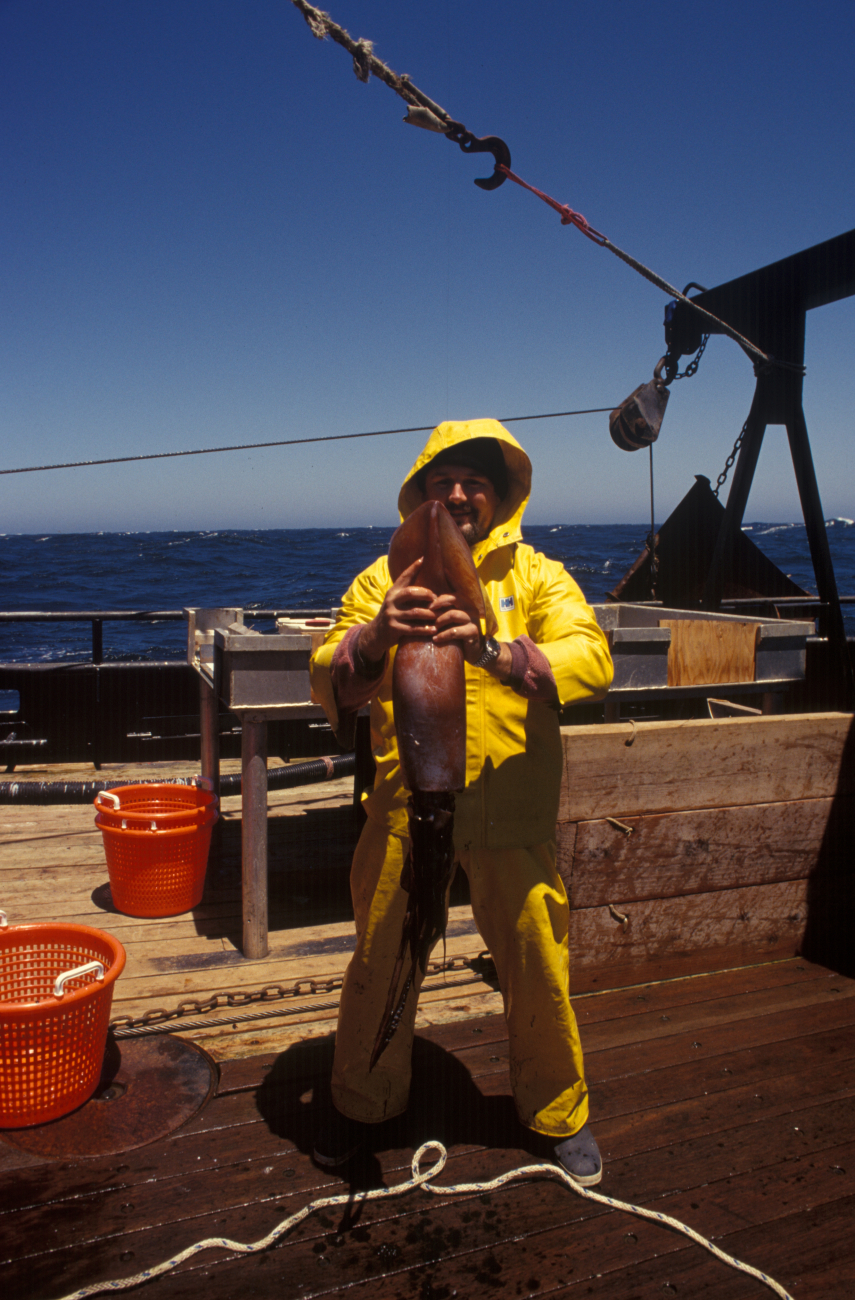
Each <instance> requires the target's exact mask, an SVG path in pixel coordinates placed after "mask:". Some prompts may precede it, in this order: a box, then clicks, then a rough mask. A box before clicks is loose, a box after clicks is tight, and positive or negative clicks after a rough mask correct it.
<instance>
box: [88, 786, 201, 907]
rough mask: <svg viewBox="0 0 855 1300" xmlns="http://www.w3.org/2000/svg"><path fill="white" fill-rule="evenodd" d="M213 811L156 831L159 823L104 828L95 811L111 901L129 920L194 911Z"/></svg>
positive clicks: (104, 824)
mask: <svg viewBox="0 0 855 1300" xmlns="http://www.w3.org/2000/svg"><path fill="white" fill-rule="evenodd" d="M217 817H218V813H217V810H216V809H215V808H213V807H210V808H208V809H206V810H205V811H203V812H202V814H201V815H200V816H199V817H198V818H197V817H196V816H195V815H194V817H193V819H192V821H191V824H190V825H184V826H173V827H170V828H168V829H165V830H161V829H159V826H158V822H157V819H148V820H147V825H145V824H143V825H142V826H140V827H139V828H136V827H134V826H132V825H131V823H130V821H128V822H127V824H126V825H121V824H120V825H118V826H115V825H108V824H107V822H108V820H109V821H113V820H114V818H113V816H112V815H110V816H109V817H105V815H104V814H102V813H99V814H98V816H97V817H96V818H95V825H96V826H97V827H98V828H99V830H100V831H101V834H102V836H103V839H104V853H105V855H106V858H107V872H108V874H109V877H110V890H111V892H112V894H113V902H114V904H115V906H116V907H117V908H118V910H119V911H120V912H124V913H125V914H126V915H127V916H177V915H178V914H179V913H180V912H189V911H190V910H191V908H194V907H198V905H199V903H201V901H202V894H203V892H204V889H205V872H206V870H207V866H208V853H209V851H210V848H211V831H212V829H213V826H214V822H215V821H216V820H217Z"/></svg>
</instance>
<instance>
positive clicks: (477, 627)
mask: <svg viewBox="0 0 855 1300" xmlns="http://www.w3.org/2000/svg"><path fill="white" fill-rule="evenodd" d="M431 609H432V611H433V613H434V615H435V617H436V629H437V630H436V635H435V637H434V638H433V639H434V643H435V644H436V645H447V644H448V642H449V641H462V642H463V657H464V659H466V661H467V663H470V664H474V663H476V662H477V660H478V659H479V658H480V655H481V651H482V649H483V642H482V640H481V618H480V614H479V612H478V610H477V609H475V607H474V606H469V605H468V604H467V602H466V601H465V600H463V599H462V598H461V597H460V596H459V595H451V596H437V598H436V600H435V601H434V602H433V605H432V606H431ZM486 671H487V672H488V673H490V675H491V677H498V678H499V680H500V681H504V680H505V678H506V677H507V676H508V674H509V673H510V671H511V647H510V646H509V645H508V643H507V642H506V641H505V642H500V643H499V657H498V659H496V660H494V662H493V663H492V664H491V665H490V667H489V668H488V669H487V670H486Z"/></svg>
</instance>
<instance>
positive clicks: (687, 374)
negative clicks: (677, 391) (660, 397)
mask: <svg viewBox="0 0 855 1300" xmlns="http://www.w3.org/2000/svg"><path fill="white" fill-rule="evenodd" d="M709 341H710V336H709V334H705V335H704V336H703V338H702V339H701V346H700V347H699V348H698V350H697V352H696V353H695V355H694V356H693V357H692V360H691V361H690V362H689V364H688V365H687V366H686V369H685V370H681V371H680V373H679V374H678V375H674V376H673V377H672V379H670V380H669V381H668V382H669V383H673V381H674V379H691V378H692V376H693V375H696V374H697V372H698V366H699V365H700V363H701V357H702V356H703V355H704V348H705V347H706V346H707V344H708V343H709Z"/></svg>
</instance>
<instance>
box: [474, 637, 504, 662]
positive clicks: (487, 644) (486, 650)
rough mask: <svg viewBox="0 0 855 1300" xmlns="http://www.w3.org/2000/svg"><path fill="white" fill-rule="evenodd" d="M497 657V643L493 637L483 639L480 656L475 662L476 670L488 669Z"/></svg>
mask: <svg viewBox="0 0 855 1300" xmlns="http://www.w3.org/2000/svg"><path fill="white" fill-rule="evenodd" d="M498 657H499V643H498V641H496V640H495V639H494V638H493V637H491V636H488V637H485V638H484V646H483V649H482V650H481V653H480V655H479V656H478V658H477V659H476V660H475V667H476V668H489V667H490V665H491V664H494V663H495V662H496V660H497V659H498Z"/></svg>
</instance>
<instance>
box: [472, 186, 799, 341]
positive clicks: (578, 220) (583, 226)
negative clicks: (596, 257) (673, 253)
mask: <svg viewBox="0 0 855 1300" xmlns="http://www.w3.org/2000/svg"><path fill="white" fill-rule="evenodd" d="M496 167H497V170H498V171H500V172H503V173H504V175H505V176H507V178H508V180H509V181H514V183H515V184H517V185H521V186H522V188H523V189H524V190H529V191H530V192H531V193H532V194H536V195H537V197H538V198H539V199H542V200H543V202H544V203H548V204H549V206H550V207H551V208H552V209H553V210H554V211H555V212H557V213H558V214H559V216H560V217H561V224H562V226H569V225H572V226H575V227H576V229H577V230H581V232H582V234H583V235H586V236H587V238H588V239H591V240H593V242H594V243H595V244H599V246H600V247H601V248H607V249H608V250H609V252H610V253H614V255H615V257H619V258H620V259H621V261H622V262H626V264H627V266H631V267H632V269H633V270H634V271H637V272H638V274H639V275H643V276H644V278H645V280H649V281H650V283H651V284H654V285H655V286H656V288H657V289H663V290H664V291H665V293H667V294H670V295H671V297H673V298H679V300H680V302H685V303H688V304H689V306H690V307H692V308H693V309H694V310H695V311H696V312H699V313H700V315H701V316H705V317H706V319H707V320H711V321H715V323H716V325H719V326H721V330H722V332H723V333H724V334H726V335H727V336H728V338H731V339H733V341H734V342H735V343H738V344H739V345H740V347H743V348H745V350H746V352H748V353H749V355H750V356H751V357H753V358H754V359H755V361H760V362H764V363H765V364H766V365H777V364H778V363H777V362H774V361H773V359H772V357H770V356H768V355H767V353H765V352H762V351H761V350H760V348H758V347H757V346H756V345H755V344H754V343H751V342H750V341H749V340H748V339H746V338H744V337H743V335H742V334H740V333H739V331H738V330H735V329H733V328H732V326H730V325H728V324H727V322H726V321H723V320H719V318H718V316H714V315H713V313H712V312H711V311H707V309H706V308H705V307H700V306H698V303H697V301H696V300H695V299H693V298H687V297H686V295H685V294H684V293H681V292H680V290H679V289H676V288H675V287H674V285H673V284H669V283H668V281H667V280H663V278H662V276H661V275H657V274H656V272H655V271H651V270H650V268H649V267H647V266H645V265H644V264H643V263H642V262H639V261H638V260H637V259H636V258H634V257H631V256H630V254H629V253H625V252H624V251H623V249H622V248H618V246H617V244H613V243H612V241H611V240H610V239H609V238H608V236H607V235H604V234H603V233H602V232H601V231H599V230H595V229H594V227H593V226H591V225H589V224H588V222H587V221H586V219H585V218H584V217H583V216H582V214H581V212H574V211H573V209H572V208H570V207H568V206H567V204H566V203H559V202H558V200H557V199H553V198H552V197H551V196H550V195H549V194H544V192H543V190H539V189H537V188H536V187H535V186H534V185H529V183H528V181H524V180H522V179H521V177H519V176H517V175H515V174H514V172H512V171H511V169H510V168H509V167H506V166H505V164H504V163H497V164H496Z"/></svg>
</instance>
